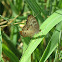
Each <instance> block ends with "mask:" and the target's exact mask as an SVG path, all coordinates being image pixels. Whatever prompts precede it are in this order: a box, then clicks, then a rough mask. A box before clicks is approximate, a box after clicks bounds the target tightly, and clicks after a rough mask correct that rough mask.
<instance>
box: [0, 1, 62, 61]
mask: <svg viewBox="0 0 62 62" xmlns="http://www.w3.org/2000/svg"><path fill="white" fill-rule="evenodd" d="M61 9H62V0H0V61H1V62H61V60H62V51H61V50H62V42H61V41H62V38H61V33H62V22H60V21H61V20H62V10H61ZM57 10H58V11H57ZM55 11H57V12H55ZM54 12H55V13H54ZM53 13H54V14H53ZM52 14H53V15H52ZM28 15H33V16H36V17H35V18H36V19H37V21H38V23H39V29H40V30H41V32H43V31H42V30H43V29H44V28H45V31H44V33H43V34H44V36H43V37H41V36H42V34H41V36H40V37H38V38H37V39H36V37H37V35H35V36H34V39H33V38H30V37H23V36H21V34H20V31H21V30H22V28H21V27H22V22H24V23H23V25H25V21H26V20H27V16H28ZM51 15H52V16H51ZM55 17H56V18H55ZM58 17H60V18H58ZM48 18H49V19H48ZM46 19H47V20H46ZM12 20H13V22H11V23H10V24H7V23H9V22H10V21H12ZM53 20H54V21H53ZM57 20H58V21H57ZM43 22H44V23H43ZM59 22H60V23H59ZM49 23H50V24H49ZM6 25H8V26H6ZM48 27H49V28H48ZM41 32H40V33H41ZM39 35H40V34H39ZM41 39H42V40H41ZM31 41H32V42H31ZM34 41H35V42H34ZM36 41H37V43H38V44H37V43H36ZM33 45H34V46H33ZM50 47H51V48H50Z"/></svg>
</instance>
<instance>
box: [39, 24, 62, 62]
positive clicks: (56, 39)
mask: <svg viewBox="0 0 62 62" xmlns="http://www.w3.org/2000/svg"><path fill="white" fill-rule="evenodd" d="M61 24H62V23H60V24H58V25H57V27H56V30H55V31H54V32H53V35H52V37H51V39H50V41H49V43H48V45H47V47H46V49H45V51H44V53H43V55H42V57H41V59H40V61H39V62H45V61H46V60H47V59H48V57H49V56H50V55H51V54H52V52H53V51H54V50H55V48H56V47H57V46H58V42H59V35H60V30H61V27H62V26H61Z"/></svg>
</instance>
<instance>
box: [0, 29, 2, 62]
mask: <svg viewBox="0 0 62 62" xmlns="http://www.w3.org/2000/svg"><path fill="white" fill-rule="evenodd" d="M1 55H2V35H1V28H0V61H1Z"/></svg>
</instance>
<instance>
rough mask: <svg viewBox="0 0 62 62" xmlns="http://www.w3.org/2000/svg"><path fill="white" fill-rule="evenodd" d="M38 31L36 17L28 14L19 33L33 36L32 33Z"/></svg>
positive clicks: (24, 35)
mask: <svg viewBox="0 0 62 62" xmlns="http://www.w3.org/2000/svg"><path fill="white" fill-rule="evenodd" d="M38 32H39V24H38V22H37V20H36V18H35V17H34V16H32V15H29V16H28V18H27V21H26V25H25V26H24V27H23V28H22V31H20V34H21V35H22V36H23V37H33V35H34V34H37V33H38Z"/></svg>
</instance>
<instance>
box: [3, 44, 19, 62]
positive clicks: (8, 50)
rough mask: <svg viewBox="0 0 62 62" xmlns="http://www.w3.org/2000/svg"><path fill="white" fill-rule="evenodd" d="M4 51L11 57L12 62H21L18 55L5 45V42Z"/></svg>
mask: <svg viewBox="0 0 62 62" xmlns="http://www.w3.org/2000/svg"><path fill="white" fill-rule="evenodd" d="M2 50H3V53H5V55H6V56H7V57H8V58H9V59H10V61H11V62H19V59H18V58H17V56H16V55H15V54H14V53H13V52H12V51H11V50H10V49H9V48H8V47H7V46H6V45H5V44H3V49H2Z"/></svg>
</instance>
